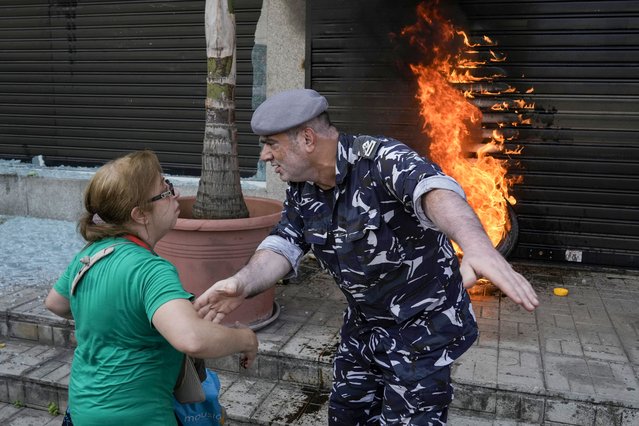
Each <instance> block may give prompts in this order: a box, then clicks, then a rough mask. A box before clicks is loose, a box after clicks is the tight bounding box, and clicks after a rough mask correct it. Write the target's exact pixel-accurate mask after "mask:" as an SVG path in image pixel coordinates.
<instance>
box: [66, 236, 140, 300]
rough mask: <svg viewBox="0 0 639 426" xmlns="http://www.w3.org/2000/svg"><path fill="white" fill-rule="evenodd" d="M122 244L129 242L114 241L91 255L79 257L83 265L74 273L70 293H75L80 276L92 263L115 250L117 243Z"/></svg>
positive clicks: (82, 275)
mask: <svg viewBox="0 0 639 426" xmlns="http://www.w3.org/2000/svg"><path fill="white" fill-rule="evenodd" d="M122 244H129V243H128V242H126V243H125V242H122V243H115V244H112V245H110V246H109V247H106V248H103V249H102V250H99V251H98V252H96V253H95V254H94V255H93V256H84V257H82V258H81V259H80V262H82V263H83V264H84V265H82V267H81V268H80V270H79V271H78V273H77V274H76V275H75V278H74V279H73V282H72V283H71V294H74V293H75V289H76V287H77V286H78V284H79V283H80V280H81V279H82V277H84V274H86V273H87V271H88V270H89V269H91V267H92V266H93V265H95V264H96V263H98V261H100V260H102V259H104V258H105V257H107V256H108V255H110V254H111V253H113V251H114V250H115V246H119V245H122Z"/></svg>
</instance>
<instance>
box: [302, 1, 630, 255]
mask: <svg viewBox="0 0 639 426" xmlns="http://www.w3.org/2000/svg"><path fill="white" fill-rule="evenodd" d="M409 3H411V4H409V5H405V4H404V3H402V4H398V2H391V1H381V0H377V1H371V2H362V1H348V2H346V1H336V0H327V1H324V2H321V4H320V2H309V11H308V17H309V20H310V28H311V32H310V41H309V42H310V47H311V48H310V51H311V56H310V68H309V69H310V72H309V75H308V78H307V82H308V85H309V86H310V87H313V88H315V89H317V90H319V91H320V92H323V93H325V94H327V96H328V97H329V102H330V103H331V105H332V107H331V110H332V111H333V115H332V118H333V119H334V121H336V123H337V125H338V126H339V127H341V128H343V129H346V130H348V131H356V132H366V133H381V134H388V135H391V136H395V137H398V138H400V139H404V140H406V141H407V142H408V143H409V144H410V145H412V146H417V147H419V145H420V143H423V142H422V141H421V140H420V138H421V136H420V135H419V133H418V129H419V120H418V118H417V113H416V111H417V110H416V109H415V108H416V104H415V101H414V100H413V99H412V97H413V94H414V93H415V90H414V89H415V87H414V84H413V82H412V81H407V79H406V76H405V73H402V72H401V71H399V69H398V68H397V67H396V66H395V63H394V61H396V60H397V59H398V57H397V56H396V55H395V53H396V52H393V49H394V47H393V45H392V44H391V43H390V42H389V41H388V38H387V37H381V36H380V35H381V34H382V33H384V31H385V32H386V34H387V33H388V30H389V29H390V30H396V29H397V28H400V27H401V26H402V25H404V24H406V23H411V22H413V21H414V17H412V18H411V17H410V10H411V9H413V8H414V5H415V3H416V2H409ZM443 3H446V5H447V6H448V7H451V6H454V7H455V8H456V9H457V12H458V13H459V14H458V15H457V18H459V19H460V24H462V26H464V27H465V28H466V29H468V30H470V33H471V35H473V36H476V37H480V36H483V35H487V36H489V37H490V38H491V39H493V40H495V41H496V42H497V43H498V46H497V48H496V49H497V50H498V51H499V52H502V53H504V54H505V55H506V57H507V60H506V61H505V62H503V63H500V64H499V66H500V67H501V68H502V69H503V70H504V71H505V74H506V77H504V78H502V79H500V82H501V83H504V84H509V85H511V86H513V87H516V88H518V89H519V91H520V92H522V93H523V92H524V91H525V90H526V88H530V87H533V88H534V93H532V94H527V95H525V98H526V100H530V101H533V102H535V104H536V108H535V111H534V113H532V114H531V117H532V118H533V125H532V126H530V127H528V128H521V129H519V131H520V134H519V137H518V139H517V140H516V143H518V144H520V145H523V148H524V149H523V152H522V154H521V155H519V156H517V157H516V160H517V161H516V162H513V163H512V166H511V169H510V170H511V172H512V173H513V174H521V175H522V176H523V178H524V181H523V183H522V184H519V185H517V186H516V187H515V196H516V198H517V199H518V203H517V204H516V205H515V207H514V208H515V211H516V213H517V215H518V219H519V243H518V245H517V247H516V248H515V250H514V252H513V253H512V254H511V257H512V258H519V259H544V260H551V261H557V262H567V261H581V262H583V263H587V264H598V265H609V266H626V267H639V214H638V212H639V190H638V188H639V107H637V105H638V101H639V51H637V48H636V47H637V46H638V45H639V1H552V0H550V1H549V0H547V1H527V2H510V1H488V0H472V1H471V0H467V1H459V2H443ZM362 16H363V17H365V18H366V19H367V20H362V19H361V18H362ZM375 16H378V17H379V18H377V19H375ZM380 30H381V31H380ZM518 97H520V98H521V95H518ZM333 107H334V108H333ZM493 118H494V117H491V115H490V114H485V117H484V123H485V125H486V126H488V127H489V126H490V125H491V124H490V123H491V120H492V119H493ZM510 147H512V148H514V144H513V145H511V146H510Z"/></svg>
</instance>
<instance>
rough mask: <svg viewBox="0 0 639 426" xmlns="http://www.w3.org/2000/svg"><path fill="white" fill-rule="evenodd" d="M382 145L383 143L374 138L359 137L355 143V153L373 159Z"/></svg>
mask: <svg viewBox="0 0 639 426" xmlns="http://www.w3.org/2000/svg"><path fill="white" fill-rule="evenodd" d="M380 145H381V141H380V140H379V139H375V138H374V137H372V136H366V135H362V136H358V137H357V138H355V141H354V142H353V152H354V153H355V154H356V155H358V156H360V157H364V158H368V159H373V158H375V154H377V150H378V149H379V146H380Z"/></svg>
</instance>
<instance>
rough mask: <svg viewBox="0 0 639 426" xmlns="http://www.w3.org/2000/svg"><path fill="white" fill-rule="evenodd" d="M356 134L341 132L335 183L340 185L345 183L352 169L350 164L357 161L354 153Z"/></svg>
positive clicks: (338, 143)
mask: <svg viewBox="0 0 639 426" xmlns="http://www.w3.org/2000/svg"><path fill="white" fill-rule="evenodd" d="M354 140H355V136H353V135H347V134H345V133H340V134H339V140H338V142H337V159H336V161H335V185H336V186H340V185H341V184H342V183H344V180H345V179H346V176H347V175H348V172H349V170H350V165H351V164H353V163H354V162H355V155H354V154H353V141H354Z"/></svg>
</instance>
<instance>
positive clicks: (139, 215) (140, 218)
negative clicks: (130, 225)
mask: <svg viewBox="0 0 639 426" xmlns="http://www.w3.org/2000/svg"><path fill="white" fill-rule="evenodd" d="M131 219H133V222H135V223H139V224H140V225H146V224H147V223H148V219H147V217H146V214H145V213H144V212H143V211H142V209H141V208H139V207H137V206H136V207H133V210H131Z"/></svg>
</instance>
